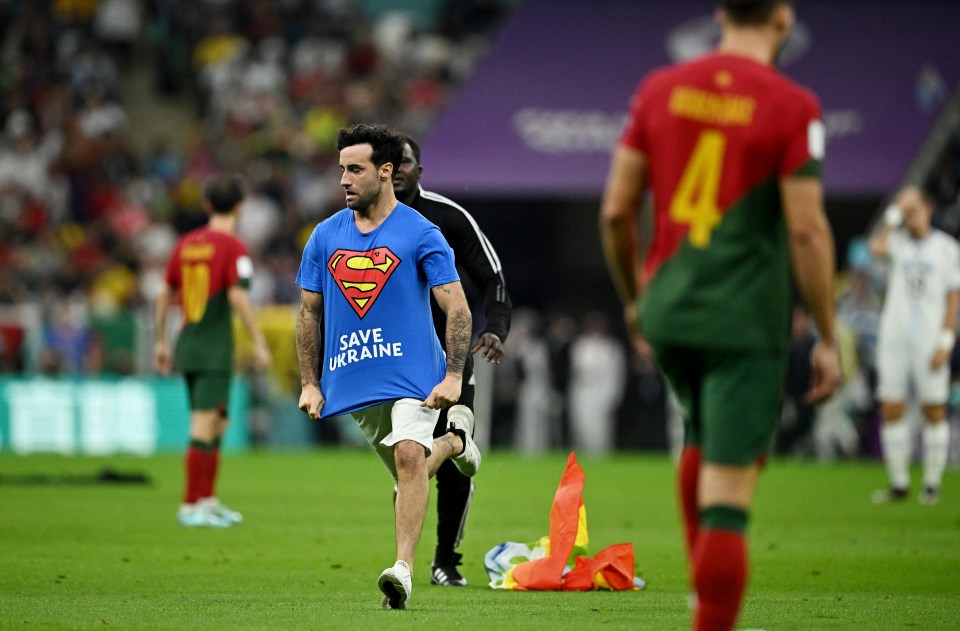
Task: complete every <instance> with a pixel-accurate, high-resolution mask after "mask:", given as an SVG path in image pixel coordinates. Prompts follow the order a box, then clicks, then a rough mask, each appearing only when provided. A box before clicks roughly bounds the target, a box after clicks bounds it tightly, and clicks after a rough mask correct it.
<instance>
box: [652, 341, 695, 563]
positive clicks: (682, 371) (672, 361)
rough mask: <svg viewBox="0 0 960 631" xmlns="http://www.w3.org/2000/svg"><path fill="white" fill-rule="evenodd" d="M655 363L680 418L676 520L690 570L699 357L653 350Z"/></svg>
mask: <svg viewBox="0 0 960 631" xmlns="http://www.w3.org/2000/svg"><path fill="white" fill-rule="evenodd" d="M656 356H657V362H658V364H659V365H660V369H661V371H662V372H663V375H664V377H665V379H666V382H667V384H668V388H669V390H670V392H671V394H670V397H671V398H673V399H674V400H675V405H676V411H679V412H680V413H681V416H682V422H683V432H682V436H681V438H682V441H683V446H682V448H681V449H680V453H679V457H678V460H677V496H678V498H679V503H680V517H681V519H682V520H683V531H684V542H685V543H686V550H687V562H688V563H689V565H690V567H691V569H692V567H693V549H694V544H695V542H696V539H697V534H698V531H699V528H700V511H699V508H698V507H697V497H698V487H699V483H700V460H701V451H700V410H699V390H700V373H701V370H702V367H701V366H700V365H699V363H700V362H699V361H696V360H698V359H699V356H698V355H697V356H695V354H694V353H693V352H692V351H691V350H690V349H672V348H670V347H657V349H656Z"/></svg>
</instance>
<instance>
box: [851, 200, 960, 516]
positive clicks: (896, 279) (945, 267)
mask: <svg viewBox="0 0 960 631" xmlns="http://www.w3.org/2000/svg"><path fill="white" fill-rule="evenodd" d="M932 214H933V203H932V201H931V200H930V198H929V197H928V196H927V195H926V194H925V193H924V192H923V191H922V190H920V189H919V188H917V187H915V186H909V187H907V188H905V189H903V190H902V191H900V193H899V194H898V195H897V198H896V200H895V202H894V204H893V205H892V206H890V208H888V209H887V212H886V213H885V215H884V221H883V222H882V224H881V227H880V228H879V230H878V231H877V232H876V233H875V234H874V236H873V238H872V239H871V241H870V250H871V252H872V253H873V254H874V256H878V257H881V258H884V259H886V260H887V261H889V263H890V266H889V279H888V284H887V292H886V297H885V299H884V304H883V313H882V314H881V316H880V333H879V337H878V340H877V373H878V376H879V385H878V387H877V393H878V398H879V399H880V404H881V413H882V415H883V426H882V427H881V429H880V442H881V445H882V447H883V459H884V462H885V464H886V466H887V475H888V477H889V480H890V486H889V488H886V489H882V490H880V491H877V492H876V493H874V495H873V501H874V502H876V503H886V502H893V501H900V500H904V499H906V498H907V496H908V495H909V489H910V460H911V455H912V445H913V435H912V432H911V428H910V423H909V422H908V421H907V420H906V419H904V410H905V407H906V401H907V396H908V389H909V387H910V385H913V391H914V393H915V396H916V398H917V401H918V402H919V404H920V410H921V413H922V416H923V456H922V460H923V489H922V491H921V492H920V495H919V497H918V499H919V501H920V503H921V504H935V503H936V502H937V501H938V500H939V498H940V482H941V480H942V478H943V471H944V469H945V468H946V464H947V457H948V454H949V448H950V429H949V425H948V424H947V420H946V418H947V399H948V397H949V394H950V355H951V353H952V352H953V345H954V342H955V340H956V334H955V331H956V325H957V306H958V304H960V246H958V245H957V242H956V240H955V239H954V238H953V237H951V236H949V235H948V234H946V233H945V232H942V231H940V230H937V229H936V228H933V227H932V226H931V225H930V219H931V216H932ZM901 227H902V229H901Z"/></svg>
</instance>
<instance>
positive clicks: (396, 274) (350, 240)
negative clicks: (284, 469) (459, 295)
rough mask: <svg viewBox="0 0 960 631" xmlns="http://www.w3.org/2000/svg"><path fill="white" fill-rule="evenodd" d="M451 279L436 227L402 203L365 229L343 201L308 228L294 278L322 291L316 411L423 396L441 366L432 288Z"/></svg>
mask: <svg viewBox="0 0 960 631" xmlns="http://www.w3.org/2000/svg"><path fill="white" fill-rule="evenodd" d="M458 280H460V277H459V276H458V275H457V268H456V265H455V264H454V258H453V251H452V250H451V249H450V246H449V245H447V242H446V240H445V239H444V238H443V235H442V234H441V233H440V229H439V228H437V227H436V226H435V225H433V224H432V223H430V222H429V221H427V220H426V219H424V218H423V216H422V215H420V213H418V212H417V211H415V210H414V209H412V208H410V207H409V206H406V205H405V204H401V203H398V204H397V207H396V208H395V209H394V211H393V212H392V213H390V216H389V217H387V219H386V221H384V222H383V223H382V224H380V225H379V226H378V227H377V228H376V229H375V230H373V231H371V232H368V233H366V234H364V233H362V232H360V230H358V229H357V225H356V223H355V222H354V218H353V211H352V210H350V209H349V208H344V209H343V210H341V211H339V212H338V213H336V214H335V215H333V216H332V217H330V218H328V219H326V220H324V221H323V222H321V223H320V224H319V225H318V226H317V227H316V228H314V230H313V234H312V235H310V240H309V241H307V245H306V247H305V248H304V249H303V259H302V260H301V262H300V271H299V272H298V273H297V284H298V285H299V286H300V287H302V288H304V289H307V290H309V291H313V292H317V293H322V294H323V345H324V357H323V364H322V366H321V367H320V368H321V377H320V392H322V393H323V396H324V398H325V399H326V402H325V403H324V407H323V411H322V414H323V416H335V415H337V414H345V413H347V412H353V411H355V410H359V409H362V408H365V407H369V406H371V405H376V404H378V403H382V402H384V401H390V400H393V399H402V398H406V397H409V398H415V399H426V398H427V396H428V395H429V394H430V392H431V391H432V390H433V388H434V386H436V385H437V384H438V383H440V382H441V381H442V380H443V377H444V374H445V373H446V370H447V366H446V357H445V356H444V354H443V350H442V348H441V347H440V341H439V340H438V339H437V335H436V333H435V332H434V328H433V317H432V315H431V312H430V288H431V287H436V286H438V285H444V284H446V283H452V282H455V281H458Z"/></svg>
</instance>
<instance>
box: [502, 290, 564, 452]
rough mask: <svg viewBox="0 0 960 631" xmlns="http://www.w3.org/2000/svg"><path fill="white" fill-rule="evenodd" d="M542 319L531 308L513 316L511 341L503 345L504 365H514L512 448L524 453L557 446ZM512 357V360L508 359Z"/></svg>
mask: <svg viewBox="0 0 960 631" xmlns="http://www.w3.org/2000/svg"><path fill="white" fill-rule="evenodd" d="M543 333H544V331H543V319H542V318H541V316H540V314H538V313H536V312H535V311H533V310H532V309H524V308H521V309H517V310H515V311H514V313H513V325H512V327H511V332H510V338H509V339H508V340H507V341H506V342H505V345H509V351H507V350H504V357H505V363H507V361H513V362H516V365H517V372H518V377H519V384H518V386H517V394H516V396H517V407H516V421H515V423H514V432H515V434H514V441H513V447H514V448H516V449H519V450H520V451H523V452H526V453H538V452H542V451H545V450H547V449H550V448H552V447H556V446H557V444H558V440H557V439H558V437H559V431H558V430H559V427H558V426H557V410H558V405H557V398H556V394H555V393H554V391H553V388H552V387H551V382H550V352H549V350H548V348H547V342H546V340H545V339H544V337H543ZM511 358H512V359H511Z"/></svg>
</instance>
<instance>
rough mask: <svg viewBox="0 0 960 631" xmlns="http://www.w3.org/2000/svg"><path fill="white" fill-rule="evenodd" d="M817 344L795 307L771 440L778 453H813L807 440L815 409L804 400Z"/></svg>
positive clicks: (803, 315) (803, 314)
mask: <svg viewBox="0 0 960 631" xmlns="http://www.w3.org/2000/svg"><path fill="white" fill-rule="evenodd" d="M816 341H817V340H816V337H815V336H814V331H813V326H812V323H811V322H810V318H809V317H808V316H807V313H806V311H805V310H804V309H803V308H802V307H800V306H794V308H793V319H792V324H791V329H790V347H789V350H788V351H787V372H786V377H785V380H784V382H785V387H784V390H783V393H784V397H783V408H782V411H781V414H780V423H779V424H778V426H777V432H776V435H775V438H774V451H775V452H776V453H778V454H791V453H794V454H796V453H801V452H802V453H804V454H809V453H810V452H811V451H812V444H810V438H811V430H812V429H813V421H814V418H815V415H816V408H815V406H813V405H811V404H809V403H807V402H806V401H804V397H805V395H806V394H807V392H808V391H809V390H810V384H811V383H813V374H812V369H811V366H810V353H811V352H812V351H813V347H814V345H815V344H816Z"/></svg>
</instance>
